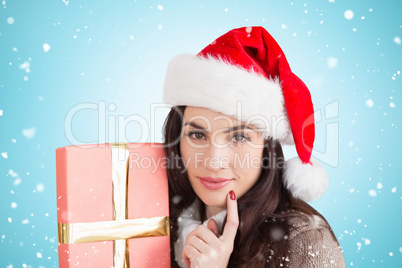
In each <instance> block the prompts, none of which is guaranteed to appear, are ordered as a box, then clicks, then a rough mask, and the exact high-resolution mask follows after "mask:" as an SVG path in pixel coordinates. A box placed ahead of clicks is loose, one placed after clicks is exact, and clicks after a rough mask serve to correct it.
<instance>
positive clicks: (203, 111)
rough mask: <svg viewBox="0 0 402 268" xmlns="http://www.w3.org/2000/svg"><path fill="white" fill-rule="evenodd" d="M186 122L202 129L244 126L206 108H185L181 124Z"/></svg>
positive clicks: (232, 118)
mask: <svg viewBox="0 0 402 268" xmlns="http://www.w3.org/2000/svg"><path fill="white" fill-rule="evenodd" d="M188 122H195V123H197V124H199V125H203V126H204V127H208V126H211V127H212V128H215V127H216V128H218V127H231V126H238V125H242V124H244V122H242V121H240V120H237V119H236V118H234V117H230V116H228V115H225V114H222V113H219V112H215V111H212V110H210V109H207V108H200V107H192V106H189V107H186V109H185V110H184V120H183V124H185V123H188Z"/></svg>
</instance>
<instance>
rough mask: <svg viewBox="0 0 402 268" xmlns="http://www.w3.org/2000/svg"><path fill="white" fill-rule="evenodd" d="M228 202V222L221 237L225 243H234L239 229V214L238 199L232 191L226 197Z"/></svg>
mask: <svg viewBox="0 0 402 268" xmlns="http://www.w3.org/2000/svg"><path fill="white" fill-rule="evenodd" d="M226 202H227V220H226V224H225V227H224V229H223V234H222V236H221V237H220V238H221V239H222V240H223V241H226V240H230V241H232V242H233V241H234V239H235V237H236V233H237V229H238V228H239V212H238V210H237V199H236V194H235V192H234V191H230V192H229V194H228V195H227V197H226Z"/></svg>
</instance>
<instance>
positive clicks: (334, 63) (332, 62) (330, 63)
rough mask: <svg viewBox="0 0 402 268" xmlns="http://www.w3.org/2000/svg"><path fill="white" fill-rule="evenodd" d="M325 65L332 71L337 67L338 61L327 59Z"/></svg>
mask: <svg viewBox="0 0 402 268" xmlns="http://www.w3.org/2000/svg"><path fill="white" fill-rule="evenodd" d="M327 65H328V68H329V69H334V68H335V67H337V66H338V59H337V58H335V57H329V58H328V59H327Z"/></svg>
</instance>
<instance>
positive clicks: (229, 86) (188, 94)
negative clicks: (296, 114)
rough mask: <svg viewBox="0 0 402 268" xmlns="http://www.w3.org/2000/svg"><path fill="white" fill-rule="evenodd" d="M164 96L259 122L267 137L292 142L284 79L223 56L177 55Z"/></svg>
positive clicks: (173, 102)
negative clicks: (283, 91)
mask: <svg viewBox="0 0 402 268" xmlns="http://www.w3.org/2000/svg"><path fill="white" fill-rule="evenodd" d="M163 99H164V101H165V103H167V104H170V105H187V106H195V107H203V108H208V109H211V110H214V111H216V112H220V113H222V114H225V115H228V116H231V117H234V118H237V119H239V120H241V121H245V122H246V123H248V124H253V125H255V126H256V127H258V128H259V129H260V131H261V132H262V133H263V135H264V137H265V138H267V137H272V138H273V139H276V140H279V141H283V142H284V143H292V139H291V138H289V137H291V135H292V132H291V130H290V125H289V121H288V117H287V114H286V109H285V104H284V99H283V94H282V89H281V85H280V81H279V80H278V79H274V80H271V79H267V78H265V77H263V76H262V75H259V74H258V73H256V72H254V71H253V70H246V69H244V68H243V67H241V66H236V65H233V64H231V63H230V62H227V61H224V60H222V59H217V58H215V57H212V56H210V57H208V58H205V57H199V56H194V55H190V54H182V55H178V56H176V57H175V58H173V59H172V60H171V61H170V63H169V66H168V70H167V73H166V80H165V89H164V96H163Z"/></svg>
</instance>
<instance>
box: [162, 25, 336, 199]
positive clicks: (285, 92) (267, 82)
mask: <svg viewBox="0 0 402 268" xmlns="http://www.w3.org/2000/svg"><path fill="white" fill-rule="evenodd" d="M164 101H165V102H166V103H167V104H172V105H187V106H196V107H204V108H208V109H211V110H214V111H217V112H220V113H222V114H226V115H229V116H231V117H235V118H238V119H240V120H242V121H246V122H247V123H252V124H253V125H255V126H256V127H258V128H259V129H260V130H261V132H262V133H263V135H264V137H265V138H267V137H272V138H273V139H275V140H278V141H280V142H281V143H282V144H293V143H294V144H295V146H296V150H297V154H298V156H299V157H295V158H292V159H290V160H288V161H286V164H285V169H284V175H283V176H284V177H283V178H284V184H285V186H286V188H287V189H289V190H290V192H291V193H292V195H293V196H295V197H296V198H300V199H303V200H305V201H312V200H314V199H317V198H318V197H319V196H321V195H322V194H323V193H324V192H325V190H326V188H327V185H328V178H327V175H326V172H325V171H324V169H323V168H322V167H321V166H320V164H319V163H318V162H317V161H315V160H313V159H311V153H312V149H313V143H314V131H315V130H314V110H313V104H312V101H311V96H310V92H309V90H308V88H307V87H306V85H305V84H304V83H303V82H302V81H301V80H300V79H299V78H298V77H297V76H296V75H295V74H294V73H292V71H291V70H290V67H289V64H288V62H287V60H286V57H285V54H284V53H283V51H282V49H281V48H280V46H279V45H278V43H277V42H276V41H275V39H274V38H273V37H272V36H271V35H270V34H269V33H268V32H267V31H266V30H265V29H264V28H262V27H244V28H239V29H234V30H231V31H229V32H228V33H226V34H224V35H222V36H221V37H219V38H218V39H216V40H215V41H213V42H212V43H211V44H210V45H208V46H207V47H206V48H204V49H203V50H202V51H201V52H200V53H198V54H197V55H190V54H183V55H178V56H176V57H175V58H173V59H172V60H171V62H170V63H169V66H168V70H167V73H166V80H165V88H164Z"/></svg>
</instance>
